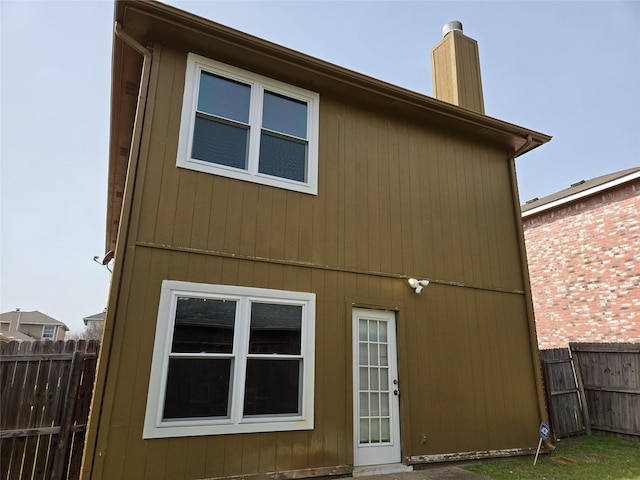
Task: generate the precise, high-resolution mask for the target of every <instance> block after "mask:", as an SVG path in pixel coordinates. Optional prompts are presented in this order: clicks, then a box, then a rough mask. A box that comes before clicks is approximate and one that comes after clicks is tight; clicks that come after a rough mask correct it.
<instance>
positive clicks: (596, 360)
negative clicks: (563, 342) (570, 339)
mask: <svg viewBox="0 0 640 480" xmlns="http://www.w3.org/2000/svg"><path fill="white" fill-rule="evenodd" d="M540 359H541V361H542V372H543V377H544V383H545V393H546V396H547V404H548V406H549V416H550V420H551V426H552V430H553V434H554V436H555V437H557V438H561V437H566V436H569V435H576V434H580V433H587V434H590V433H591V430H597V431H600V432H610V433H614V434H620V435H625V436H630V437H632V438H635V439H637V440H640V344H630V343H571V344H569V348H568V349H566V348H565V349H562V348H557V349H552V350H541V351H540Z"/></svg>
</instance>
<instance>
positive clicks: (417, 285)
mask: <svg viewBox="0 0 640 480" xmlns="http://www.w3.org/2000/svg"><path fill="white" fill-rule="evenodd" d="M408 282H409V285H410V286H411V288H413V289H415V291H416V293H420V292H422V289H423V288H424V287H426V286H427V285H429V280H417V279H415V278H410V279H409V280H408Z"/></svg>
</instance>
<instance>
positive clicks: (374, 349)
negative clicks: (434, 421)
mask: <svg viewBox="0 0 640 480" xmlns="http://www.w3.org/2000/svg"><path fill="white" fill-rule="evenodd" d="M363 322H364V323H363ZM352 325H353V464H354V466H365V465H381V464H389V463H400V460H401V444H400V399H399V388H398V384H397V379H398V363H397V343H396V317H395V313H394V312H390V311H386V310H370V309H365V308H354V309H353V313H352ZM361 325H362V326H363V329H364V330H363V329H361V328H360V327H361ZM394 381H395V383H394ZM394 392H396V393H398V394H396V393H394ZM365 402H366V404H365Z"/></svg>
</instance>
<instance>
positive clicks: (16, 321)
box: [9, 308, 22, 332]
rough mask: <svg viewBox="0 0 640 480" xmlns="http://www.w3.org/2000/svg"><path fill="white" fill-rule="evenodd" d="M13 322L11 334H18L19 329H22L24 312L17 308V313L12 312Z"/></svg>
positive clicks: (10, 327) (11, 323)
mask: <svg viewBox="0 0 640 480" xmlns="http://www.w3.org/2000/svg"><path fill="white" fill-rule="evenodd" d="M11 313H12V315H11V322H10V323H9V331H10V332H17V331H18V329H19V328H20V316H21V315H22V312H20V309H19V308H16V311H15V312H11Z"/></svg>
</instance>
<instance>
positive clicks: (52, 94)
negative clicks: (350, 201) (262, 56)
mask: <svg viewBox="0 0 640 480" xmlns="http://www.w3.org/2000/svg"><path fill="white" fill-rule="evenodd" d="M168 3H170V4H172V5H174V6H177V7H178V8H181V9H183V10H187V11H190V12H192V13H195V14H197V15H200V16H203V17H206V18H208V19H211V20H214V21H217V22H219V23H222V24H225V25H228V26H230V27H233V28H236V29H239V30H242V31H244V32H247V33H250V34H252V35H255V36H258V37H262V38H265V39H267V40H270V41H273V42H275V43H278V44H281V45H285V46H287V47H290V48H293V49H295V50H298V51H301V52H304V53H307V54H309V55H312V56H314V57H318V58H321V59H323V60H326V61H329V62H331V63H335V64H338V65H341V66H343V67H347V68H349V69H352V70H356V71H358V72H361V73H364V74H366V75H369V76H372V77H375V78H379V79H381V80H384V81H387V82H390V83H393V84H396V85H400V86H402V87H405V88H408V89H410V90H415V91H418V92H421V93H424V94H427V95H431V94H432V88H431V71H430V63H429V52H430V50H431V48H432V47H433V46H434V45H435V44H436V43H437V42H439V41H440V39H441V29H442V26H443V25H444V24H445V23H446V22H449V21H451V20H460V21H461V22H462V23H463V25H464V31H465V34H467V35H468V36H470V37H472V38H474V39H476V40H477V41H478V43H479V47H480V61H481V69H482V79H483V85H484V99H485V109H486V113H487V114H488V115H490V116H493V117H496V118H499V119H501V120H505V121H508V122H511V123H515V124H518V125H521V126H524V127H527V128H531V129H533V130H538V131H540V132H543V133H546V134H549V135H552V136H553V137H554V138H553V140H552V141H551V143H549V144H547V145H545V146H543V147H541V148H538V149H537V150H535V151H533V152H531V153H529V154H527V155H525V156H523V157H520V158H519V159H518V160H517V169H518V181H519V186H520V194H521V200H522V201H525V200H527V199H529V198H532V197H542V196H544V195H547V194H550V193H553V192H555V191H557V190H560V189H563V188H565V187H567V186H569V185H570V184H571V183H574V182H576V181H578V180H582V179H589V178H593V177H596V176H599V175H604V174H606V173H611V172H614V171H618V170H622V169H625V168H630V167H633V166H638V165H640V2H638V1H627V2H616V1H606V2H585V1H566V2H548V1H536V2H519V1H511V2H493V1H469V2H456V1H447V2H430V1H426V2H356V1H352V2H326V1H323V2H303V1H299V2H266V1H265V2H242V1H236V2H218V1H200V2H180V1H171V2H168ZM0 15H1V38H0V41H1V49H2V50H1V57H0V58H1V67H0V68H1V84H0V88H1V104H0V107H1V124H0V128H1V138H0V145H1V151H0V155H1V157H0V160H1V163H0V182H1V183H0V189H1V191H0V202H1V203H0V222H1V223H0V229H1V230H0V312H6V311H9V310H13V309H15V308H16V307H20V308H22V309H23V310H40V311H41V312H43V313H46V314H48V315H50V316H52V317H54V318H56V319H58V320H61V321H63V322H65V323H67V324H68V325H69V326H70V327H71V329H73V330H77V329H80V328H81V327H82V317H85V316H88V315H92V314H94V313H97V312H99V311H101V310H102V308H104V306H105V304H106V301H107V294H108V284H109V279H110V277H109V273H108V272H107V271H106V270H105V269H104V268H103V267H101V266H100V265H98V264H96V263H94V262H93V261H92V258H93V256H94V255H100V256H102V255H103V254H104V253H105V252H104V243H105V242H104V239H105V216H106V195H107V163H108V158H107V155H108V150H107V146H108V133H109V127H108V126H109V95H110V79H109V76H110V68H111V65H110V62H111V45H112V41H113V34H112V28H113V4H112V3H111V2H106V1H85V2H58V1H47V2H24V1H22V2H12V1H6V0H0Z"/></svg>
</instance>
